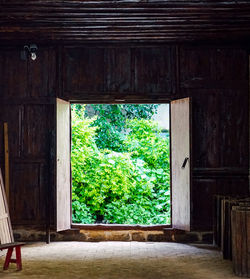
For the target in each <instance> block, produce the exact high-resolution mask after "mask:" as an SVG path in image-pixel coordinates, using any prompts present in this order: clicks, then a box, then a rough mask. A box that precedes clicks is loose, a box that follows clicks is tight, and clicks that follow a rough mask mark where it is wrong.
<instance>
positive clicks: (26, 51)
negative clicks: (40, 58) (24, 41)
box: [21, 44, 38, 61]
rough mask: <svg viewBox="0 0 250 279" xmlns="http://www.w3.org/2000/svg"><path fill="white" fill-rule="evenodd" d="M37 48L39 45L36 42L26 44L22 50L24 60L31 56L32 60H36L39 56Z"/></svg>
mask: <svg viewBox="0 0 250 279" xmlns="http://www.w3.org/2000/svg"><path fill="white" fill-rule="evenodd" d="M37 50H38V47H37V45H35V44H31V45H29V46H28V45H25V46H24V47H23V50H22V51H21V59H22V60H27V58H28V57H30V58H31V60H33V61H34V60H36V58H37V54H36V53H37Z"/></svg>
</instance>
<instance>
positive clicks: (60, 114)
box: [56, 99, 71, 231]
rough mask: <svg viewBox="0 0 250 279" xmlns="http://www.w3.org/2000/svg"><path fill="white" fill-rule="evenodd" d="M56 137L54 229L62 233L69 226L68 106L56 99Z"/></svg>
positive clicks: (67, 103)
mask: <svg viewBox="0 0 250 279" xmlns="http://www.w3.org/2000/svg"><path fill="white" fill-rule="evenodd" d="M56 118H57V119H56V123H57V135H56V155H57V159H56V164H57V166H56V172H57V174H56V187H57V190H56V197H57V198H56V201H57V205H56V206H57V213H56V217H57V218H56V220H57V221H56V225H57V226H56V229H57V231H63V230H67V229H70V226H71V216H70V215H71V187H70V185H71V178H70V104H69V102H66V101H64V100H61V99H57V113H56Z"/></svg>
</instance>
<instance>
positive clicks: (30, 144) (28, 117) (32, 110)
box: [22, 105, 53, 158]
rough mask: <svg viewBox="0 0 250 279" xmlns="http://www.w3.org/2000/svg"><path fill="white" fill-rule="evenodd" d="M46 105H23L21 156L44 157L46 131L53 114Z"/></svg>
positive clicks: (46, 148)
mask: <svg viewBox="0 0 250 279" xmlns="http://www.w3.org/2000/svg"><path fill="white" fill-rule="evenodd" d="M49 109H50V107H49V106H46V105H29V106H25V110H24V116H23V125H22V129H23V132H22V134H23V138H22V141H23V142H24V146H23V154H22V155H23V157H32V158H46V156H47V153H48V147H47V144H48V142H47V141H48V132H49V129H50V125H49V123H50V121H51V119H53V115H52V114H51V113H50V110H49Z"/></svg>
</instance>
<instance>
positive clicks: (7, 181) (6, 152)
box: [4, 122, 10, 205]
mask: <svg viewBox="0 0 250 279" xmlns="http://www.w3.org/2000/svg"><path fill="white" fill-rule="evenodd" d="M4 158H5V192H6V199H7V203H8V205H9V204H10V165H9V134H8V123H7V122H5V123H4Z"/></svg>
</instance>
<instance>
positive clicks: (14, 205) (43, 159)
mask: <svg viewBox="0 0 250 279" xmlns="http://www.w3.org/2000/svg"><path fill="white" fill-rule="evenodd" d="M20 50H21V48H17V49H7V50H6V49H1V50H0V60H1V59H2V60H3V63H2V64H1V65H0V73H3V74H2V75H1V76H0V84H2V86H1V87H0V88H1V91H0V101H1V102H0V125H1V126H0V140H1V143H2V142H3V134H2V123H3V122H8V127H9V152H10V201H11V205H10V212H11V215H12V223H13V225H14V226H15V225H28V226H43V225H44V223H45V216H46V214H47V205H48V204H47V195H48V193H47V192H48V189H50V196H51V200H53V197H54V191H53V187H52V185H51V184H50V183H51V181H53V179H51V177H52V176H53V162H51V158H52V157H51V156H50V155H51V153H53V150H52V147H51V146H53V136H52V135H51V133H52V134H53V129H54V127H55V125H54V106H53V96H55V94H56V92H58V91H59V89H58V84H57V82H56V77H57V72H56V61H57V55H56V50H55V49H53V48H43V47H41V48H40V47H39V48H38V53H37V59H36V60H35V61H31V60H27V61H23V60H21V59H20ZM0 150H2V144H1V148H0ZM2 152H3V151H0V165H1V166H4V158H3V156H1V154H2ZM52 210H53V208H52ZM52 221H53V220H52Z"/></svg>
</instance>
